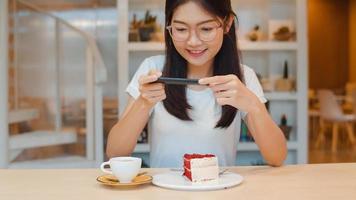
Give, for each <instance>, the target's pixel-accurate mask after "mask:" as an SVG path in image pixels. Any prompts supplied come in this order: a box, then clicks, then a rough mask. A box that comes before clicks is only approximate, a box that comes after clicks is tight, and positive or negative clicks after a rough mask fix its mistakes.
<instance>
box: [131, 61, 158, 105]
mask: <svg viewBox="0 0 356 200" xmlns="http://www.w3.org/2000/svg"><path fill="white" fill-rule="evenodd" d="M163 64H164V57H162V56H153V57H149V58H146V59H145V60H144V61H143V62H142V63H141V65H140V66H139V68H138V69H137V71H136V73H135V75H134V76H133V77H132V79H131V81H130V83H129V85H128V86H127V88H126V92H127V93H128V94H129V95H130V96H132V97H133V98H134V99H137V98H138V97H139V96H140V91H139V82H138V81H139V79H140V77H141V76H142V75H147V74H148V73H149V72H150V70H152V69H156V70H159V71H162V68H163Z"/></svg>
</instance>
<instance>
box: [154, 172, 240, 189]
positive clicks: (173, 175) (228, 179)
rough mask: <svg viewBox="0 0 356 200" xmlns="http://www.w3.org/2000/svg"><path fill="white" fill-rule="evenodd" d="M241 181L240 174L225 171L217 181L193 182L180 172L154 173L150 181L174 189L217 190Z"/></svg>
mask: <svg viewBox="0 0 356 200" xmlns="http://www.w3.org/2000/svg"><path fill="white" fill-rule="evenodd" d="M242 181H243V177H242V176H241V175H239V174H235V173H231V172H225V173H224V174H222V175H220V177H219V180H218V181H217V182H207V183H199V184H194V183H192V182H191V181H189V180H188V179H186V178H185V177H184V176H182V172H167V173H164V174H157V175H154V176H153V181H152V183H153V184H154V185H157V186H159V187H164V188H169V189H174V190H219V189H226V188H230V187H233V186H236V185H238V184H240V183H241V182H242Z"/></svg>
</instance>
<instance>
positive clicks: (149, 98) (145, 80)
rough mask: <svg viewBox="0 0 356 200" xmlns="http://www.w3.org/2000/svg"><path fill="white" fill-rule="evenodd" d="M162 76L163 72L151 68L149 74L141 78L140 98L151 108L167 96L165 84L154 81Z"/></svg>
mask: <svg viewBox="0 0 356 200" xmlns="http://www.w3.org/2000/svg"><path fill="white" fill-rule="evenodd" d="M160 76H162V72H159V71H155V70H151V71H150V72H149V74H148V75H144V76H141V77H140V78H139V81H138V82H139V91H140V93H141V95H140V97H139V99H141V100H143V102H144V103H145V105H146V106H148V107H149V108H151V107H153V106H154V105H155V104H156V103H157V102H159V101H162V100H164V99H165V98H166V93H165V91H164V84H162V83H152V82H155V81H156V80H157V79H158V78H159V77H160Z"/></svg>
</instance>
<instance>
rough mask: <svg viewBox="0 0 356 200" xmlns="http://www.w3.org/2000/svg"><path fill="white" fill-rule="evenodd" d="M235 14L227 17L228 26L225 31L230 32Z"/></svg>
mask: <svg viewBox="0 0 356 200" xmlns="http://www.w3.org/2000/svg"><path fill="white" fill-rule="evenodd" d="M234 18H235V17H234V15H229V17H227V19H226V26H225V33H228V32H230V28H231V26H232V23H234Z"/></svg>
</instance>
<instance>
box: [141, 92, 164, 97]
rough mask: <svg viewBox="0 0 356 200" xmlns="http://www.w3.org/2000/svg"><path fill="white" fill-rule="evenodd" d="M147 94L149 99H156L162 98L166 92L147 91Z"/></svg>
mask: <svg viewBox="0 0 356 200" xmlns="http://www.w3.org/2000/svg"><path fill="white" fill-rule="evenodd" d="M145 94H146V95H147V96H148V97H149V98H154V97H158V96H162V95H163V94H165V91H164V90H155V91H147V92H145Z"/></svg>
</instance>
